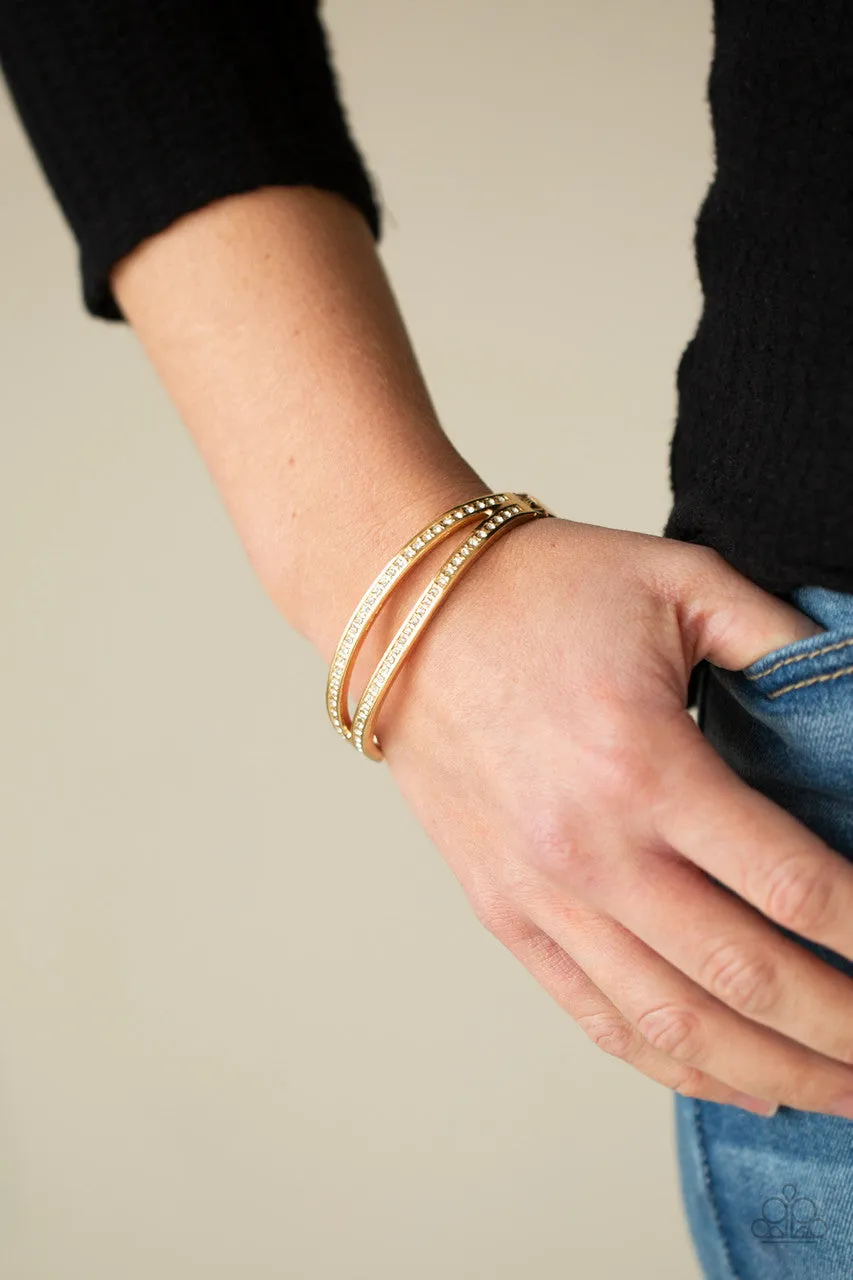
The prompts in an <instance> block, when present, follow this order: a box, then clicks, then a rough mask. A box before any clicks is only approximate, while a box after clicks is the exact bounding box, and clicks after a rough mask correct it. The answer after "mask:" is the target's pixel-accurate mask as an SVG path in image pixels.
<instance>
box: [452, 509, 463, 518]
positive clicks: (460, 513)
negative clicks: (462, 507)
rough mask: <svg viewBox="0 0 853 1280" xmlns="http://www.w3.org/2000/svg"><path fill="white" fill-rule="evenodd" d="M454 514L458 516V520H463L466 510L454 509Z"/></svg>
mask: <svg viewBox="0 0 853 1280" xmlns="http://www.w3.org/2000/svg"><path fill="white" fill-rule="evenodd" d="M453 514H454V516H455V517H456V519H457V520H461V519H462V517H463V516H464V514H465V512H464V511H454V512H453Z"/></svg>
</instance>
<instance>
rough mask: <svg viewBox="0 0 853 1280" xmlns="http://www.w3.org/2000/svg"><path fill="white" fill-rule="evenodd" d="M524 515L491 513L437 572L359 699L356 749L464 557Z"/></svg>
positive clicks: (512, 510) (508, 511) (512, 511)
mask: <svg viewBox="0 0 853 1280" xmlns="http://www.w3.org/2000/svg"><path fill="white" fill-rule="evenodd" d="M521 514H522V508H521V507H518V506H510V507H506V508H504V510H503V512H497V513H494V514H492V513H490V516H489V519H488V520H486V521H485V522H484V523H483V524H479V525H478V526H477V528H476V529H475V530H474V532H473V534H472V535H471V537H470V538H468V540H467V541H466V542H465V543H463V545H462V546H461V547H459V549H458V550H457V551H456V552H454V554H453V555H452V556H451V557H450V559H449V560H448V561H447V563H446V564H444V565H443V566H442V568H441V569H440V571H439V572H438V573H437V574H436V577H435V579H434V580H433V582H431V583H430V585H429V587H428V588H427V590H426V591H425V592H424V594H423V595H422V596H421V598H420V600H419V601H418V603H417V605H416V606H415V608H414V609H413V610H412V612H411V614H410V615H409V617H408V618H407V620H406V622H405V623H404V624H403V626H402V627H401V628H400V630H399V631H398V632H397V635H396V636H395V638H394V641H393V643H392V645H391V647H390V648H389V649H388V652H387V653H386V655H385V657H384V658H383V660H382V662H381V663H380V664H379V666H378V667H377V668H376V670H375V671H374V673H373V675H372V676H371V677H370V681H369V683H368V685H367V687H366V689H365V691H364V693H363V695H362V697H361V700H360V701H359V704H358V708H357V710H356V714H355V719H354V720H353V723H352V735H351V736H352V741H353V745H354V746H355V748H356V750H357V751H361V752H363V751H364V734H365V727H366V724H367V718H368V716H369V715H370V712H371V709H372V707H373V705H374V703H375V702H376V699H377V697H378V696H379V693H380V691H381V689H382V688H383V686H384V685H385V683H386V681H387V680H388V677H389V676H390V674H391V671H392V669H393V668H394V667H395V666H396V665H397V662H398V661H399V659H400V655H401V654H402V653H403V651H404V649H408V647H409V644H410V642H411V638H412V636H413V635H414V633H415V632H416V631H418V630H419V629H420V628H421V626H422V625H423V623H424V620H425V619H426V617H427V615H428V614H429V613H430V612H431V611H432V608H433V606H434V604H435V601H436V600H437V599H438V598H439V596H441V595H442V594H443V593H444V591H445V590H446V589H447V587H448V584H449V583H450V580H451V578H452V577H453V575H454V574H455V573H456V571H457V569H458V568H459V566H460V565H461V564H462V563H463V562H464V560H465V559H466V558H467V557H468V556H470V555H471V552H472V551H473V550H474V549H475V547H478V546H479V544H480V543H481V542H484V541H485V540H486V539H487V538H488V537H489V535H490V534H491V533H494V531H495V530H496V529H497V528H498V527H499V526H500V525H502V524H507V523H508V522H509V521H510V520H512V519H513V518H514V517H515V516H518V515H521Z"/></svg>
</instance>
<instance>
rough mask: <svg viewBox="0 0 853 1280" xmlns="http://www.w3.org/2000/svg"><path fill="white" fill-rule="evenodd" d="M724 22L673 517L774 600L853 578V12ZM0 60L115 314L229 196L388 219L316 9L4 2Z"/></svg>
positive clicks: (742, 14) (196, 1) (816, 7)
mask: <svg viewBox="0 0 853 1280" xmlns="http://www.w3.org/2000/svg"><path fill="white" fill-rule="evenodd" d="M714 16H715V36H716V44H715V52H714V60H713V65H712V69H711V78H710V94H709V96H710V103H711V108H712V115H713V124H714V130H715V137H716V147H717V168H716V175H715V178H714V181H713V183H712V186H711V189H710V191H709V193H708V196H707V198H706V200H705V203H704V205H703V207H702V210H701V213H700V216H699V220H698V223H697V232H696V255H697V261H698V265H699V271H700V275H701V280H702V287H703V291H704V310H703V314H702V317H701V320H700V323H699V327H698V330H697V332H696V335H695V337H694V338H693V340H692V342H691V343H690V344H689V346H688V347H687V350H686V351H685V353H684V356H683V358H682V360H681V363H680V366H679V370H678V390H679V407H678V420H677V424H676V430H675V435H674V438H673V444H672V456H671V476H672V485H673V494H674V505H673V508H672V512H671V514H670V517H669V520H668V522H667V525H666V530H665V532H666V534H667V535H668V536H670V537H675V538H681V539H685V540H687V541H694V542H699V543H704V544H707V545H710V546H713V547H716V548H717V550H719V551H720V552H721V553H722V554H723V555H724V556H725V557H726V558H727V559H728V560H729V561H731V562H732V563H733V564H734V565H735V566H736V567H737V568H739V569H740V570H741V571H742V572H744V573H746V574H747V575H748V576H749V577H751V578H752V579H754V580H755V581H757V582H759V583H760V584H761V585H762V586H765V587H767V588H768V589H769V590H772V591H776V592H784V591H786V590H789V589H790V588H792V587H794V586H796V585H798V584H800V583H816V584H819V585H824V586H828V587H834V588H838V589H842V590H850V591H853V519H851V505H853V428H851V424H850V418H848V414H853V4H851V3H850V2H849V0H716V3H715V6H714ZM0 62H2V65H3V68H4V70H5V73H6V77H7V80H8V83H9V86H10V89H11V91H12V94H13V97H14V99H15V101H16V103H17V106H18V110H19V111H20V114H21V117H22V119H23V121H24V125H25V127H26V128H27V130H28V132H29V135H30V138H31V139H32V143H33V146H34V148H35V150H36V152H37V154H38V156H39V158H40V160H41V163H42V165H43V167H44V169H45V172H46V174H47V177H48V179H49V181H50V183H51V185H52V187H53V190H54V192H55V194H56V196H57V198H58V200H59V202H60V204H61V206H62V208H63V210H64V212H65V215H66V217H67V219H68V222H69V224H70V226H71V228H72V230H73V232H74V234H75V236H76V238H77V241H78V244H79V247H80V257H81V273H82V282H83V294H84V299H85V303H86V306H87V307H88V308H89V310H90V311H91V312H92V313H93V314H95V315H100V316H104V317H107V318H110V319H120V318H121V314H120V311H119V309H118V306H117V304H116V302H115V299H114V298H113V296H112V294H111V292H110V287H109V279H108V274H109V270H110V267H111V265H112V264H113V263H114V262H115V261H116V260H117V259H118V258H120V257H121V256H122V255H123V254H125V253H127V252H129V251H130V250H131V249H132V248H133V247H134V246H135V245H136V244H138V243H139V242H140V241H141V240H143V239H144V238H145V237H146V236H150V235H152V234H153V233H154V232H156V231H159V230H161V229H162V228H164V227H166V226H168V225H169V223H170V222H172V221H173V220H174V219H175V218H177V217H179V216H180V215H181V214H184V213H187V212H189V211H190V210H192V209H195V208H198V207H200V206H201V205H203V204H206V203H208V202H210V201H211V200H214V199H216V198H218V197H221V196H224V195H228V194H233V193H235V192H239V191H246V190H250V189H252V188H255V187H259V186H266V185H271V184H280V185H293V184H310V185H313V186H318V187H322V188H326V189H328V190H333V191H337V192H338V193H340V194H341V195H343V196H345V197H346V198H347V199H349V200H350V201H351V202H352V203H353V204H354V205H355V206H356V207H357V208H359V209H360V210H361V211H362V212H363V214H364V216H365V218H366V219H367V221H368V223H369V225H370V227H371V229H372V231H373V233H374V236H375V237H376V238H377V239H378V238H379V236H380V234H381V218H380V211H379V207H378V201H377V197H376V189H375V183H374V180H373V179H372V178H371V176H370V175H369V173H368V170H367V168H366V165H365V161H364V157H363V156H362V154H361V153H360V151H359V150H358V147H357V145H356V143H355V142H354V140H353V136H352V133H351V131H350V128H349V125H348V122H347V118H346V114H345V109H344V107H343V105H342V102H341V99H340V95H339V92H338V86H337V83H336V77H335V72H334V69H333V63H332V60H331V57H330V50H329V44H328V40H327V36H326V32H325V30H324V28H323V25H322V22H321V19H320V17H319V16H318V12H317V4H316V3H315V2H314V0H0ZM389 109H390V104H389Z"/></svg>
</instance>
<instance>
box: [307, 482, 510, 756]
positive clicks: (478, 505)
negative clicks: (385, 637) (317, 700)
mask: <svg viewBox="0 0 853 1280" xmlns="http://www.w3.org/2000/svg"><path fill="white" fill-rule="evenodd" d="M512 496H514V495H511V494H508V493H486V494H483V495H482V497H479V498H472V499H471V501H470V502H463V503H461V504H460V505H459V506H456V507H451V508H450V510H449V511H445V512H444V514H443V515H440V516H439V517H438V518H437V519H436V520H433V521H432V523H431V524H428V525H427V526H426V528H425V529H421V530H420V532H419V533H416V534H415V536H414V537H413V538H412V539H411V540H410V541H409V542H407V543H406V545H405V546H404V547H403V548H402V550H400V551H398V552H397V554H396V555H395V556H393V557H392V558H391V559H390V560H389V561H388V563H387V564H386V565H385V566H384V568H383V569H381V570H380V572H379V573H378V574H377V576H376V577H375V578H374V580H373V582H372V583H371V584H370V586H369V587H368V588H367V591H365V593H364V595H363V596H362V598H361V600H359V602H358V604H357V605H356V607H355V610H354V611H353V613H352V616H351V617H350V620H349V622H348V623H347V625H346V626H345V627H344V632H343V635H342V636H341V638H340V641H339V642H338V647H337V649H336V650H335V655H334V657H333V658H332V662H331V665H330V667H329V677H328V680H327V682H326V710H327V712H328V714H329V719H330V720H331V722H332V727H333V728H334V729H336V730H337V732H338V733H340V734H341V735H342V736H343V737H345V738H352V723H351V721H350V718H349V707H348V697H347V695H348V692H349V682H350V677H351V675H352V670H353V666H354V664H355V659H356V657H357V655H358V651H359V649H360V648H361V646H362V643H363V642H364V639H365V637H366V636H367V633H368V631H369V630H370V628H371V627H372V625H373V623H374V622H375V621H376V616H377V614H378V613H379V610H380V608H381V607H382V605H383V604H384V602H385V600H386V599H387V597H388V595H389V593H390V592H391V590H392V589H393V588H394V587H395V586H396V585H397V583H398V582H400V581H401V579H402V578H403V577H405V575H406V574H407V573H408V571H409V570H410V569H411V567H412V565H414V564H417V562H418V560H420V559H421V558H422V557H423V556H424V555H426V553H427V551H429V549H430V547H433V546H435V545H436V543H439V542H441V541H442V540H443V539H444V538H447V537H449V536H450V534H451V533H452V532H453V530H454V529H455V528H457V527H459V526H461V525H465V524H470V523H471V522H472V521H474V520H477V519H478V518H479V519H483V518H485V517H486V516H490V515H492V514H493V513H494V512H495V511H497V510H498V508H499V507H500V506H501V505H502V504H504V503H506V502H507V501H508V500H509V498H510V497H512Z"/></svg>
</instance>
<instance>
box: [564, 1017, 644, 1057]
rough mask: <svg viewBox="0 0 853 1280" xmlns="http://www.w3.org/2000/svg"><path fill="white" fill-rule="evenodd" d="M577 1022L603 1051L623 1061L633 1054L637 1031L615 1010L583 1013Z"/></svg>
mask: <svg viewBox="0 0 853 1280" xmlns="http://www.w3.org/2000/svg"><path fill="white" fill-rule="evenodd" d="M577 1023H578V1026H579V1027H581V1028H582V1030H583V1031H585V1032H586V1034H587V1035H588V1036H589V1038H590V1040H591V1041H592V1043H593V1044H594V1045H595V1047H596V1048H597V1049H601V1051H602V1053H607V1054H609V1055H610V1057H612V1058H621V1059H622V1061H623V1062H627V1061H629V1060H630V1058H631V1057H632V1056H633V1054H634V1051H635V1048H636V1039H637V1036H636V1032H635V1031H634V1028H633V1027H632V1026H631V1025H630V1024H629V1023H627V1022H626V1021H625V1019H624V1018H621V1017H620V1016H619V1014H618V1013H616V1012H615V1011H611V1010H609V1009H602V1010H600V1011H596V1012H595V1013H585V1014H581V1015H580V1016H579V1017H578V1018H577Z"/></svg>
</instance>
